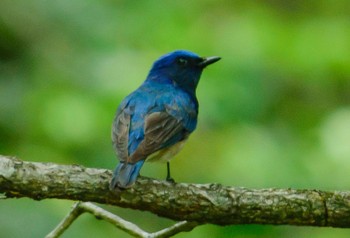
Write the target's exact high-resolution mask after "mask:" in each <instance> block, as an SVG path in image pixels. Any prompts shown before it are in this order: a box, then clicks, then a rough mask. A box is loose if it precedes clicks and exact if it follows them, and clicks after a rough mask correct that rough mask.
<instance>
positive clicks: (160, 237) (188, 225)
mask: <svg viewBox="0 0 350 238" xmlns="http://www.w3.org/2000/svg"><path fill="white" fill-rule="evenodd" d="M198 225H199V224H198V223H197V222H188V221H180V222H178V223H176V224H174V225H172V226H170V227H167V228H165V229H163V230H160V231H157V232H154V233H151V234H150V236H149V237H153V238H165V237H170V236H173V235H176V234H177V233H180V232H184V231H191V230H193V228H195V227H196V226H198Z"/></svg>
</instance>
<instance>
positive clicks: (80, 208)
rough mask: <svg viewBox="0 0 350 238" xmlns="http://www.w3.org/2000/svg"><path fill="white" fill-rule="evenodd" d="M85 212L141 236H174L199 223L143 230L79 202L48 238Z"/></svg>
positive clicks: (56, 235)
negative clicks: (154, 230)
mask: <svg viewBox="0 0 350 238" xmlns="http://www.w3.org/2000/svg"><path fill="white" fill-rule="evenodd" d="M84 212H88V213H91V214H92V215H94V216H95V217H96V218H99V219H103V220H105V221H107V222H109V223H111V224H112V225H114V226H115V227H117V228H119V229H121V230H123V231H125V232H126V233H128V234H130V235H132V236H134V237H140V238H164V237H170V236H173V235H175V234H177V233H179V232H183V231H191V230H192V229H193V228H194V227H195V226H197V225H198V223H196V222H187V221H181V222H178V223H176V224H174V225H173V226H170V227H168V228H165V229H163V230H160V231H157V232H154V233H148V232H146V231H144V230H142V229H141V228H140V227H138V226H137V225H135V224H134V223H131V222H129V221H126V220H124V219H123V218H121V217H119V216H117V215H115V214H113V213H111V212H109V211H106V210H104V209H102V208H100V207H98V206H96V205H95V204H93V203H91V202H77V203H75V204H74V205H73V208H72V210H71V211H70V212H69V213H68V215H67V216H66V217H65V218H64V219H63V220H62V221H61V222H60V224H58V225H57V227H56V228H55V229H54V230H53V231H51V232H50V233H49V234H48V235H47V236H46V238H57V237H59V236H60V235H61V234H62V233H63V232H64V231H65V230H67V229H68V227H69V226H70V225H71V224H72V223H73V222H74V220H76V219H77V218H78V217H79V215H81V214H82V213H84Z"/></svg>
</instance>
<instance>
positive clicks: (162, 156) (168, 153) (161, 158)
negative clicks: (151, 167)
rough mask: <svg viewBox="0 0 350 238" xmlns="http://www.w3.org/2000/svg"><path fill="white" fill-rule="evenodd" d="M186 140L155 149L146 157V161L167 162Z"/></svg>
mask: <svg viewBox="0 0 350 238" xmlns="http://www.w3.org/2000/svg"><path fill="white" fill-rule="evenodd" d="M185 142H186V140H183V141H180V142H178V143H176V144H175V145H173V146H171V147H169V148H166V149H162V150H160V151H157V152H155V153H153V154H151V155H150V156H148V157H147V159H146V161H149V162H167V161H169V160H171V159H172V158H173V157H174V156H175V155H176V154H177V153H179V151H180V150H181V149H182V147H183V146H184V144H185Z"/></svg>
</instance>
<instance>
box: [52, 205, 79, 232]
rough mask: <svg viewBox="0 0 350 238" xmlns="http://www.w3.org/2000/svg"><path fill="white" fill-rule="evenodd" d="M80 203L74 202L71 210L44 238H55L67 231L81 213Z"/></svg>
mask: <svg viewBox="0 0 350 238" xmlns="http://www.w3.org/2000/svg"><path fill="white" fill-rule="evenodd" d="M80 203H81V202H76V203H74V205H73V207H72V210H71V211H70V212H69V213H68V214H67V216H66V217H65V218H63V220H62V221H61V222H60V223H59V224H58V225H57V226H56V227H55V229H53V230H52V231H51V232H50V233H49V234H48V235H47V236H45V238H57V237H59V236H60V235H62V233H63V232H64V231H65V230H67V229H68V227H69V226H70V225H71V224H72V223H73V222H74V220H75V219H77V218H78V217H79V216H80V215H81V214H82V213H83V211H82V210H81V209H80V207H79V206H80Z"/></svg>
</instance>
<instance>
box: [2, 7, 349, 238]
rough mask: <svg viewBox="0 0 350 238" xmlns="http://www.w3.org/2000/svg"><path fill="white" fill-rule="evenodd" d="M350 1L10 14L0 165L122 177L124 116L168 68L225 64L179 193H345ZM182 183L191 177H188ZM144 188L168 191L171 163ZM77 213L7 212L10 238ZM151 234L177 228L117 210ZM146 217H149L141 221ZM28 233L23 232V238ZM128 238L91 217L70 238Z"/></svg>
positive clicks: (317, 233)
mask: <svg viewBox="0 0 350 238" xmlns="http://www.w3.org/2000/svg"><path fill="white" fill-rule="evenodd" d="M349 12H350V2H349V1H347V0H336V1H327V0H320V1H313V0H310V1H303V0H294V1H291V0H290V1H276V0H270V1H243V0H240V1H239V0H237V1H209V0H195V1H169V0H165V1H155V0H150V1H106V0H105V1H103V0H102V1H97V0H87V1H86V0H84V1H82V0H76V1H68V0H60V1H40V0H33V1H24V0H19V1H10V0H2V1H0V153H1V154H5V155H15V156H18V157H19V158H21V159H24V160H32V161H44V162H57V163H65V164H73V163H77V164H82V165H84V166H91V167H102V168H108V169H113V168H114V167H115V165H116V164H117V161H116V158H115V155H114V152H113V150H112V147H111V142H110V128H111V123H112V120H113V117H114V113H115V110H116V108H117V106H118V104H119V103H120V101H121V100H122V98H123V97H125V96H126V95H127V94H128V93H130V92H131V91H132V90H134V89H135V88H136V87H137V86H138V85H139V84H140V83H141V82H142V81H143V80H144V79H145V76H146V74H147V72H148V70H149V68H150V66H151V64H152V62H153V61H154V60H155V59H157V58H158V57H159V56H160V55H162V54H164V53H167V52H169V51H172V50H175V49H188V50H191V51H194V52H196V53H198V54H200V55H218V56H221V57H222V58H223V59H222V60H221V61H220V62H219V63H217V64H215V65H213V66H211V67H209V68H208V69H207V70H206V71H205V72H204V74H203V76H202V80H201V83H200V85H199V88H198V98H199V101H200V115H199V125H198V129H197V131H196V132H195V133H194V134H193V135H192V136H191V139H190V140H189V142H188V143H187V145H186V146H185V148H184V150H183V151H182V152H181V153H180V154H179V155H178V156H177V158H176V159H175V160H173V162H172V171H173V176H174V177H175V178H176V180H177V181H179V182H193V183H212V182H216V183H222V184H225V185H232V186H245V187H253V188H262V187H285V188H286V187H293V188H315V189H328V190H335V189H337V190H349V189H350V177H349V176H348V174H349V170H350V104H349V103H350V27H349V26H350V15H349ZM180 171H181V172H180ZM142 174H143V175H146V176H151V177H156V178H160V179H163V178H164V176H165V165H164V164H160V165H157V164H147V165H145V166H144V168H143V170H142ZM71 204H72V202H71V201H58V200H49V201H42V202H35V201H32V200H28V199H20V200H6V201H1V202H0V210H1V213H0V221H1V222H0V237H43V236H44V235H45V234H46V233H48V232H49V231H50V230H51V229H52V228H53V227H54V226H55V225H56V224H57V223H58V222H59V221H60V219H62V218H63V216H64V215H65V214H66V213H67V212H68V211H69V209H70V205H71ZM108 209H110V210H113V211H114V212H116V213H118V214H120V215H122V216H123V217H125V218H127V219H130V220H132V221H136V223H137V224H140V226H141V227H144V228H145V229H147V230H157V229H160V228H162V227H164V226H166V225H167V224H169V223H171V222H170V221H168V220H167V219H162V218H158V217H156V216H154V215H152V214H149V213H145V212H139V211H131V210H128V209H120V208H110V207H109V208H108ZM140 214H142V216H140ZM21 227H23V228H24V227H25V229H21ZM205 234H211V237H310V236H311V237H330V236H332V237H349V235H350V231H349V230H346V229H343V230H342V229H331V228H308V227H289V226H281V227H273V226H229V227H217V226H212V225H205V226H201V227H199V228H196V229H195V230H193V231H192V232H190V233H183V234H180V235H178V237H204V236H205ZM87 235H89V236H91V235H95V236H96V237H120V236H122V237H126V235H125V233H123V232H121V231H118V230H116V229H115V228H113V227H112V226H110V225H109V224H107V223H105V222H100V221H97V220H95V219H94V218H93V217H92V216H88V215H84V216H82V217H81V218H80V219H79V220H78V221H77V222H76V223H74V225H73V226H72V227H71V228H70V229H69V231H68V232H67V233H66V234H65V235H63V237H86V236H87Z"/></svg>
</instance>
